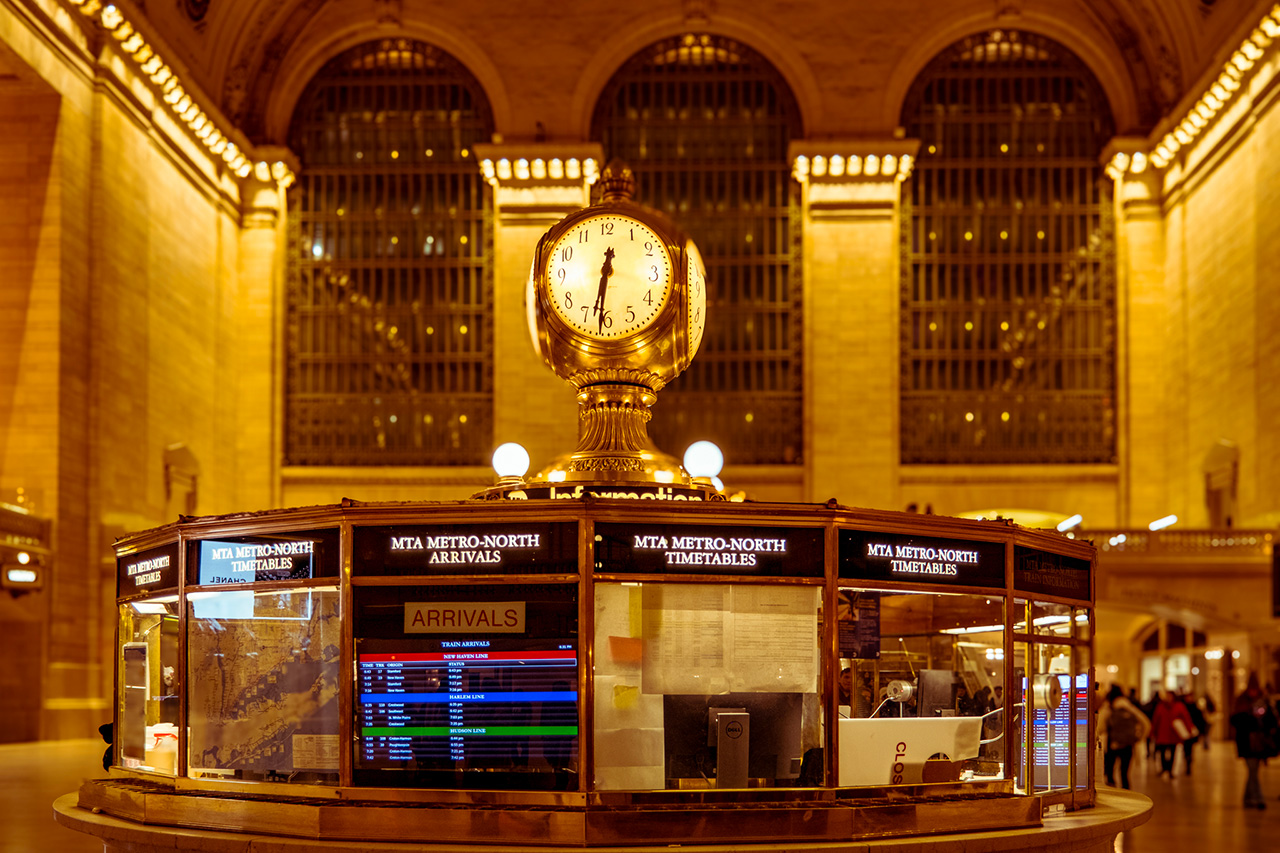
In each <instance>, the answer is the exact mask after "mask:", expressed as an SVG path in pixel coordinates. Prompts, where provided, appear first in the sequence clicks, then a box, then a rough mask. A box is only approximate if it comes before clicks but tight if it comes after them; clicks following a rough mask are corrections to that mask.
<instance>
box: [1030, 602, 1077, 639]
mask: <svg viewBox="0 0 1280 853" xmlns="http://www.w3.org/2000/svg"><path fill="white" fill-rule="evenodd" d="M1031 624H1032V632H1033V633H1035V634H1040V635H1042V636H1048V637H1066V638H1070V637H1071V635H1072V633H1073V631H1072V608H1071V605H1069V604H1056V603H1054V602H1051V601H1033V602H1032V603H1031Z"/></svg>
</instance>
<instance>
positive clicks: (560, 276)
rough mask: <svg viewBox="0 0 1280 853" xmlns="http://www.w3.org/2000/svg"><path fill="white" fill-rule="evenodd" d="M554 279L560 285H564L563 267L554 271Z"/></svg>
mask: <svg viewBox="0 0 1280 853" xmlns="http://www.w3.org/2000/svg"><path fill="white" fill-rule="evenodd" d="M556 278H558V279H560V283H561V284H564V267H560V268H559V269H558V270H556Z"/></svg>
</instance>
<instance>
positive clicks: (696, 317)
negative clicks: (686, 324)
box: [693, 308, 702, 323]
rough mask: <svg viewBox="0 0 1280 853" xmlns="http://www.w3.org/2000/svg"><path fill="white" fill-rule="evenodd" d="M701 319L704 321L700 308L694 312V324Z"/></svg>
mask: <svg viewBox="0 0 1280 853" xmlns="http://www.w3.org/2000/svg"><path fill="white" fill-rule="evenodd" d="M701 319H702V309H701V308H699V309H698V310H697V311H694V312H693V322H695V323H696V322H698V321H699V320H701Z"/></svg>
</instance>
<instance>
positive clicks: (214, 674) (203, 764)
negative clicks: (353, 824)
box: [187, 589, 342, 782]
mask: <svg viewBox="0 0 1280 853" xmlns="http://www.w3.org/2000/svg"><path fill="white" fill-rule="evenodd" d="M246 595H247V596H248V597H247V598H244V599H243V600H235V601H232V600H231V599H230V598H229V597H231V596H246ZM191 606H192V618H191V620H190V622H189V626H190V629H189V630H190V633H189V636H188V640H187V653H188V660H189V661H190V663H189V672H188V679H187V683H188V685H190V686H189V694H188V695H189V698H190V703H191V707H190V721H191V732H190V737H189V741H190V742H189V752H188V755H189V766H190V768H191V770H192V771H193V775H214V776H231V777H236V778H250V779H266V780H269V781H289V780H290V779H294V777H295V776H296V775H297V774H305V780H306V781H310V782H315V781H323V780H328V779H330V778H331V777H332V778H333V779H336V776H337V770H338V734H337V732H338V649H339V643H340V641H341V631H342V625H341V620H340V619H339V617H338V594H337V591H336V590H329V589H326V590H302V591H282V592H279V593H269V594H266V595H263V594H261V593H259V594H256V595H255V594H253V593H243V592H226V593H217V594H216V595H215V596H212V597H210V598H202V599H199V600H193V601H192V602H191ZM202 611H203V612H202ZM296 781H302V780H301V779H297V780H296Z"/></svg>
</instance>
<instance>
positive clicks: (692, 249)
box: [685, 240, 707, 358]
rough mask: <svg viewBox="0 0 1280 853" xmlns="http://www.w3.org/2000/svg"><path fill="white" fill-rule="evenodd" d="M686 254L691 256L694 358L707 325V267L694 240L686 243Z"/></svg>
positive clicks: (690, 347) (691, 348) (690, 318)
mask: <svg viewBox="0 0 1280 853" xmlns="http://www.w3.org/2000/svg"><path fill="white" fill-rule="evenodd" d="M685 254H686V255H687V256H688V258H689V357H690V358H693V357H694V355H696V354H697V352H698V347H699V346H701V345H702V332H703V330H704V329H705V328H706V327H707V269H706V267H705V266H703V264H702V254H701V253H700V252H699V251H698V247H697V246H696V245H695V244H694V242H693V241H692V240H690V241H689V242H688V243H687V244H686V245H685Z"/></svg>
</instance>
